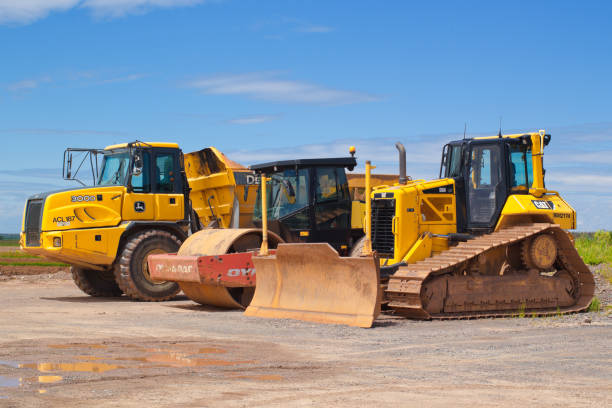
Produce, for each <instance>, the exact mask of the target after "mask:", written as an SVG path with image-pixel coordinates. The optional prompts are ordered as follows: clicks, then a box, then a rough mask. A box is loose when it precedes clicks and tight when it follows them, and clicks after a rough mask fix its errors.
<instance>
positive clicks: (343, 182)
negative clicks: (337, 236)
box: [315, 167, 351, 230]
mask: <svg viewBox="0 0 612 408" xmlns="http://www.w3.org/2000/svg"><path fill="white" fill-rule="evenodd" d="M315 199H316V203H317V204H316V207H315V220H316V224H317V229H319V230H329V229H337V228H348V227H349V225H350V205H351V198H350V195H349V190H348V181H347V179H346V174H345V173H344V169H343V168H336V167H319V168H317V169H316V194H315Z"/></svg>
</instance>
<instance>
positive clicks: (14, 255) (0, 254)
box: [0, 251, 40, 258]
mask: <svg viewBox="0 0 612 408" xmlns="http://www.w3.org/2000/svg"><path fill="white" fill-rule="evenodd" d="M0 258H40V256H38V255H33V254H28V253H27V252H21V251H8V252H0Z"/></svg>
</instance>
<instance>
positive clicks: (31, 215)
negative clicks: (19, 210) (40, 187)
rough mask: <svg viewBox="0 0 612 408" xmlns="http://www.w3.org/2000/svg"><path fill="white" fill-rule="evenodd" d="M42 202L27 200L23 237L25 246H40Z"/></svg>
mask: <svg viewBox="0 0 612 408" xmlns="http://www.w3.org/2000/svg"><path fill="white" fill-rule="evenodd" d="M42 208H43V200H29V201H28V205H27V207H26V217H25V235H26V246H29V247H38V246H40V224H41V220H42Z"/></svg>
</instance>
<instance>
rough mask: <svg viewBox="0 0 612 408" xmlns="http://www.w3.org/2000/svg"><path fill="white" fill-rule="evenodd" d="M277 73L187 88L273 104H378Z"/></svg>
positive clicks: (211, 79)
mask: <svg viewBox="0 0 612 408" xmlns="http://www.w3.org/2000/svg"><path fill="white" fill-rule="evenodd" d="M278 76H279V75H278V74H276V73H261V72H260V73H249V74H238V75H229V74H228V75H217V76H211V77H205V78H201V79H198V80H195V81H192V82H190V83H188V84H187V86H188V87H191V88H196V89H199V90H201V91H202V92H204V93H206V94H211V95H243V96H247V97H250V98H253V99H260V100H267V101H273V102H293V103H312V104H348V103H358V102H372V101H376V100H379V98H378V97H376V96H374V95H369V94H365V93H361V92H353V91H345V90H339V89H332V88H326V87H324V86H321V85H316V84H311V83H307V82H301V81H292V80H286V79H281V78H279V77H278Z"/></svg>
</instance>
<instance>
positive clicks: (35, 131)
mask: <svg viewBox="0 0 612 408" xmlns="http://www.w3.org/2000/svg"><path fill="white" fill-rule="evenodd" d="M0 134H8V135H11V134H13V135H16V134H22V135H96V136H128V134H127V133H125V132H119V131H113V130H90V129H49V128H15V129H0Z"/></svg>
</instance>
